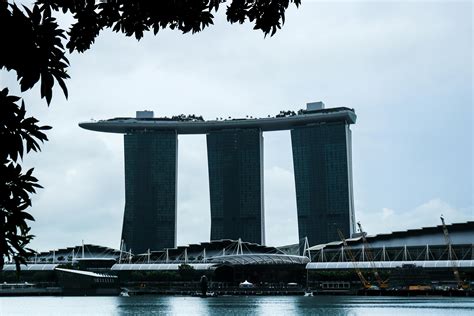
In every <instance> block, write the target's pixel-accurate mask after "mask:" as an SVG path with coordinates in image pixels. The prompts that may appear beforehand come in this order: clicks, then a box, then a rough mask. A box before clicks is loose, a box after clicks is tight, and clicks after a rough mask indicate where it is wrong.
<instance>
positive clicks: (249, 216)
mask: <svg viewBox="0 0 474 316" xmlns="http://www.w3.org/2000/svg"><path fill="white" fill-rule="evenodd" d="M356 118H357V117H356V115H355V113H354V110H353V109H349V108H345V107H340V108H331V109H325V107H324V103H322V102H313V103H310V104H308V106H307V109H306V110H300V111H298V113H295V112H293V111H281V112H280V113H279V114H277V115H276V116H275V117H268V118H259V119H254V118H252V117H250V118H241V119H228V120H222V119H221V120H218V119H216V120H210V121H204V120H203V119H202V117H200V116H195V115H188V116H185V115H178V116H173V117H171V118H168V117H161V118H159V117H153V112H152V111H138V112H137V117H136V118H123V117H122V118H113V119H109V120H101V121H97V122H87V123H80V124H79V126H81V127H82V128H85V129H89V130H93V131H100V132H108V133H122V134H125V137H124V144H125V200H126V201H125V214H124V222H123V230H122V239H123V241H124V244H125V249H126V250H127V251H128V250H130V249H131V250H132V251H133V252H134V253H135V254H137V253H145V252H147V250H148V249H150V250H160V249H163V248H173V247H174V246H175V245H176V195H177V192H176V185H177V176H176V174H177V161H176V159H177V137H178V135H179V134H206V135H207V149H208V167H209V187H210V200H211V232H210V239H211V240H219V239H234V240H237V239H241V240H243V241H245V242H254V243H259V244H264V243H265V231H264V226H265V225H264V199H263V137H262V133H263V132H270V131H277V130H291V136H292V147H293V158H294V167H295V183H296V195H297V207H298V228H299V236H300V238H305V237H307V238H308V241H309V244H310V245H314V244H319V243H324V242H327V241H330V240H334V239H337V229H340V230H342V232H343V233H344V234H345V235H347V236H350V235H351V233H352V232H353V230H354V228H353V227H354V209H353V197H352V167H351V134H350V129H349V125H350V124H354V123H355V121H356Z"/></svg>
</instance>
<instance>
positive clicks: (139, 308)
mask: <svg viewBox="0 0 474 316" xmlns="http://www.w3.org/2000/svg"><path fill="white" fill-rule="evenodd" d="M473 314H474V299H473V298H459V297H457V298H448V297H436V298H432V297H431V298H425V297H403V298H402V297H348V296H314V297H303V296H248V297H245V296H222V297H212V298H199V297H184V296H131V297H0V315H68V316H70V315H87V316H91V315H272V316H275V315H328V316H331V315H334V316H336V315H338V316H339V315H364V316H367V315H397V316H401V315H418V316H419V315H456V316H461V315H473Z"/></svg>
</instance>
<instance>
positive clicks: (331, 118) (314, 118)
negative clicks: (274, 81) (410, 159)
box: [79, 107, 357, 134]
mask: <svg viewBox="0 0 474 316" xmlns="http://www.w3.org/2000/svg"><path fill="white" fill-rule="evenodd" d="M356 119H357V116H356V114H355V112H354V110H353V109H349V108H345V107H340V108H332V109H323V110H317V111H303V110H302V111H300V112H299V114H289V115H286V116H280V115H278V116H277V117H268V118H235V119H225V120H209V121H204V120H200V119H193V120H180V119H171V118H114V119H109V120H100V121H91V122H82V123H79V126H80V127H82V128H84V129H88V130H92V131H97V132H106V133H119V134H127V133H130V132H134V131H140V130H143V131H145V130H146V131H150V130H160V131H167V130H168V131H176V132H177V133H178V134H207V133H209V132H212V131H217V130H224V129H249V128H257V129H260V130H262V131H264V132H268V131H279V130H289V129H292V128H294V127H296V126H303V125H309V124H317V123H323V122H324V123H328V122H335V121H339V122H340V121H345V122H346V123H347V124H354V123H355V122H356Z"/></svg>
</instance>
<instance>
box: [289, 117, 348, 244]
mask: <svg viewBox="0 0 474 316" xmlns="http://www.w3.org/2000/svg"><path fill="white" fill-rule="evenodd" d="M291 142H292V148H293V165H294V174H295V185H296V204H297V209H298V232H299V238H300V240H302V239H304V238H305V237H307V238H308V242H309V244H310V245H311V246H313V245H317V244H321V243H327V242H330V241H335V240H340V238H339V235H338V233H337V229H340V230H341V231H342V233H343V234H344V236H346V238H349V237H350V236H351V235H352V232H353V231H354V209H353V195H352V157H351V131H350V129H349V125H348V124H347V123H346V122H344V121H341V122H331V123H323V124H317V125H310V126H302V127H297V128H295V129H293V130H292V131H291Z"/></svg>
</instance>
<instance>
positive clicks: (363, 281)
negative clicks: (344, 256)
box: [337, 229, 372, 289]
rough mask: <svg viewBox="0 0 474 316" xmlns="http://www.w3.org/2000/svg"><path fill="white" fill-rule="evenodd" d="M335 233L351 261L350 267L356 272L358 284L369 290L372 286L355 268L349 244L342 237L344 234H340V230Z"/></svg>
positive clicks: (355, 264) (355, 261)
mask: <svg viewBox="0 0 474 316" xmlns="http://www.w3.org/2000/svg"><path fill="white" fill-rule="evenodd" d="M337 233H338V234H339V238H341V241H342V243H343V245H344V247H345V248H346V251H347V253H348V254H349V258H350V259H351V262H352V265H353V266H354V270H355V271H356V274H357V276H358V277H359V280H360V282H361V283H362V286H363V287H364V289H370V288H371V287H372V285H371V284H370V283H369V282H368V281H367V280H366V279H365V277H364V275H363V274H362V272H361V271H360V269H359V267H358V266H357V260H356V258H355V256H354V254H353V253H352V249H351V247H350V246H349V244H348V243H347V241H346V238H345V237H344V234H343V233H342V232H341V230H340V229H338V230H337Z"/></svg>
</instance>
